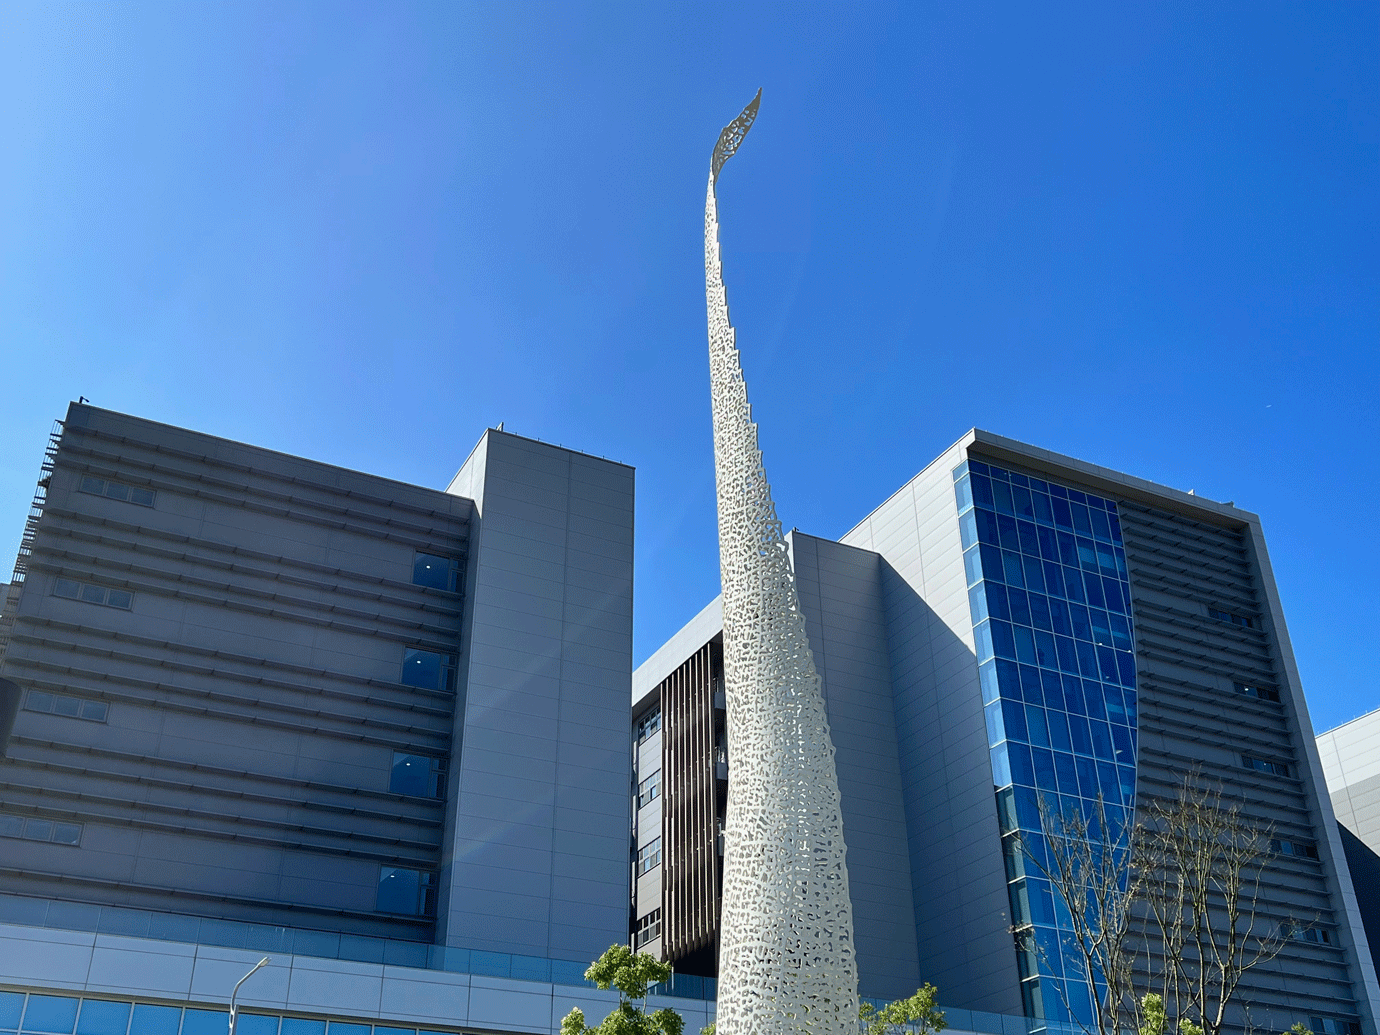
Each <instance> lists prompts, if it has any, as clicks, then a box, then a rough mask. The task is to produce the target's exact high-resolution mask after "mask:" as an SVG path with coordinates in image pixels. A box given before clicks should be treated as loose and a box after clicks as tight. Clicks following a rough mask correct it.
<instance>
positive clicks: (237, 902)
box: [0, 404, 473, 941]
mask: <svg viewBox="0 0 1380 1035" xmlns="http://www.w3.org/2000/svg"><path fill="white" fill-rule="evenodd" d="M83 477H90V478H99V479H102V480H104V481H107V482H115V483H117V484H119V485H124V486H127V487H135V488H140V489H144V490H151V491H152V492H153V493H155V494H156V495H155V496H154V497H153V501H152V503H153V505H152V506H142V505H138V504H136V503H133V502H130V501H128V500H120V499H115V498H110V497H109V496H103V495H95V494H92V493H90V492H83V491H79V486H80V485H81V479H82V478H83ZM472 509H473V508H472V506H471V504H470V503H469V501H467V500H463V499H460V498H458V497H455V496H448V495H446V494H445V493H441V492H436V491H432V490H427V489H422V488H417V487H414V486H407V485H401V484H399V483H396V482H389V481H387V480H385V479H381V478H375V477H372V476H369V475H364V474H359V473H357V472H353V471H345V470H342V469H340V468H335V467H330V466H327V465H324V464H316V463H312V462H310V461H306V460H300V459H297V458H294V457H288V456H284V455H282V454H278V453H273V452H270V451H268V450H263V449H256V448H254V447H251V446H245V445H241V444H238V443H233V442H227V441H224V440H222V439H217V438H213V437H211V436H206V435H198V434H196V433H194V432H189V431H184V430H181V429H177V428H170V427H167V426H164V425H159V424H155V423H153V422H150V421H143V420H139V419H137V418H133V417H127V416H123V415H120V414H115V413H111V412H108V411H104V410H98V409H95V408H92V407H88V406H79V405H76V404H73V406H72V407H71V408H70V410H69V412H68V415H67V420H66V425H65V430H64V432H63V435H62V439H61V445H60V448H59V449H58V451H57V454H56V464H55V469H54V471H53V473H52V476H51V480H50V484H49V485H48V491H47V503H46V506H45V508H44V510H43V513H42V516H41V518H40V519H39V520H38V522H37V525H36V528H35V533H36V534H35V538H34V542H33V552H32V555H31V556H30V557H29V558H28V563H27V568H28V574H27V579H26V581H25V583H24V586H23V590H22V592H21V594H20V600H19V607H18V613H17V615H16V618H15V622H14V625H13V627H12V629H11V631H10V642H9V647H8V653H7V655H6V658H5V663H4V674H5V676H6V677H8V678H10V679H13V680H14V681H15V682H17V683H18V684H19V685H20V686H21V687H23V688H24V690H25V692H26V693H27V695H28V697H27V698H26V702H27V703H28V704H29V707H28V708H26V710H21V711H20V712H19V714H18V718H17V721H16V723H15V728H14V731H13V733H12V735H11V736H10V739H9V743H8V745H7V747H6V750H5V757H4V759H3V762H0V812H3V813H4V814H5V815H6V816H8V817H10V820H11V822H13V821H14V819H15V818H19V819H22V820H24V821H25V822H27V821H28V820H30V819H34V820H38V821H53V822H62V823H69V824H76V825H77V826H78V827H79V828H80V837H79V844H65V843H57V842H56V841H54V840H48V841H40V840H33V839H30V838H29V837H28V836H27V834H26V836H25V837H24V838H22V839H11V838H6V839H4V841H3V848H4V853H3V856H0V860H2V861H0V872H3V873H4V875H5V884H6V890H7V891H10V892H16V893H20V894H26V895H33V896H39V897H54V898H59V899H66V900H69V901H78V902H91V903H102V904H107V905H130V906H142V907H148V908H153V909H162V910H169V911H174V912H184V913H191V914H195V915H200V916H211V917H217V918H223V919H234V920H246V921H258V922H262V923H269V924H279V925H284V926H300V927H309V928H318V929H325V930H333V931H339V932H347V933H353V934H367V935H375V936H384V937H391V938H400V939H408V940H424V941H429V940H430V938H431V933H432V920H431V919H430V918H428V917H421V916H418V917H403V916H395V915H390V914H386V913H381V912H380V911H378V910H377V908H376V895H377V889H378V882H379V876H380V871H381V868H384V867H399V866H400V867H406V868H412V869H417V870H423V871H434V870H435V869H436V867H437V866H438V864H439V863H440V861H441V838H440V833H441V825H442V819H443V812H444V803H443V802H442V801H440V800H435V799H428V798H418V797H411V796H406V795H400V794H394V793H392V792H391V791H390V790H389V780H390V770H391V766H392V761H393V752H394V751H405V752H409V753H417V754H422V755H428V756H431V757H435V758H442V759H444V758H445V757H446V756H447V754H448V750H449V742H450V731H451V726H452V713H453V711H454V695H453V694H452V693H450V692H446V691H443V690H439V689H437V690H424V689H419V688H415V687H408V686H403V685H401V683H400V681H399V680H400V672H401V666H402V659H403V651H404V650H405V648H407V647H409V646H421V647H425V648H427V649H430V650H433V651H437V652H445V653H454V651H455V649H456V646H457V640H458V634H459V629H460V622H461V610H460V603H461V601H460V598H459V597H458V596H457V595H456V594H452V593H445V592H441V591H437V590H429V589H424V588H422V587H419V586H414V585H413V584H412V581H411V580H412V567H413V557H414V551H416V550H425V551H429V552H432V553H437V554H448V555H456V556H463V555H464V554H465V552H466V549H467V536H468V524H469V519H470V514H471V511H472ZM58 578H63V579H67V580H74V581H77V582H79V583H81V584H82V585H84V586H92V587H97V588H98V589H99V590H101V591H103V592H109V591H118V592H124V593H128V594H131V595H132V596H131V598H130V601H129V606H128V607H127V608H123V607H114V606H105V605H102V604H98V603H92V602H87V601H85V600H82V599H66V598H64V597H61V596H58V595H55V593H54V589H55V586H56V580H57V579H58ZM35 693H37V694H40V695H42V694H47V695H55V696H56V697H58V698H61V699H63V700H65V701H75V702H78V703H79V706H80V707H81V709H82V711H81V714H79V715H72V714H69V713H68V712H67V711H66V710H64V708H62V707H57V708H55V709H50V710H47V711H40V710H34V709H33V707H32V705H33V702H34V701H35V700H39V701H42V700H44V698H42V697H39V698H35V697H34V696H33V695H34V694H35ZM82 715H101V716H102V717H101V718H100V719H99V720H98V721H97V720H93V719H91V718H84V717H82ZM40 829H41V828H40ZM26 830H27V828H26Z"/></svg>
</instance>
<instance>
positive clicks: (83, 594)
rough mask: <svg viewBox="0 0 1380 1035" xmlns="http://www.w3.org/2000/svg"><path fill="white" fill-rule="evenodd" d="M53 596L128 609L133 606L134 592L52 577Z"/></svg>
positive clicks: (122, 609) (123, 609)
mask: <svg viewBox="0 0 1380 1035" xmlns="http://www.w3.org/2000/svg"><path fill="white" fill-rule="evenodd" d="M53 596H55V597H66V598H67V599H68V600H80V601H83V602H84V603H87V604H104V605H105V606H106V607H118V608H119V609H120V610H121V611H128V610H129V609H130V608H132V607H133V606H134V594H133V593H131V592H130V591H129V590H127V589H111V588H108V587H106V586H98V585H96V584H94V583H91V582H77V581H76V580H75V579H54V580H53Z"/></svg>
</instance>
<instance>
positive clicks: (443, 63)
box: [0, 2, 1380, 730]
mask: <svg viewBox="0 0 1380 1035" xmlns="http://www.w3.org/2000/svg"><path fill="white" fill-rule="evenodd" d="M1377 41H1380V6H1378V5H1376V4H1375V3H1354V4H1312V3H1310V4H1269V3H1258V2H1252V3H1248V4H1210V5H1209V4H1196V3H1195V4H1182V5H1175V4H1169V3H1156V4H1146V5H1139V6H1137V5H1115V6H1112V7H1109V6H1107V5H1086V6H1082V5H1077V4H1063V5H1057V6H1055V7H1053V8H1051V7H1047V6H1041V7H1038V8H1037V7H1032V6H1028V5H1015V4H1012V5H975V4H966V3H963V4H960V3H953V4H944V5H936V4H930V3H920V2H911V3H907V4H903V5H895V4H882V3H876V4H828V5H817V6H810V5H803V4H790V5H788V4H769V5H751V4H732V5H729V4H645V3H639V4H631V3H630V4H590V5H584V6H573V5H569V6H557V5H554V4H540V5H536V4H518V3H504V4H487V5H483V6H475V5H465V4H420V5H417V4H414V5H404V4H354V5H351V4H343V3H340V4H331V5H320V4H296V5H281V4H260V5H255V4H249V3H234V4H211V3H206V4H196V5H170V4H159V5H140V4H119V5H102V4H80V5H65V4H46V3H45V4H40V5H27V4H14V3H8V4H5V5H4V6H0V358H3V367H0V369H3V371H4V374H5V375H6V380H7V382H8V384H7V388H8V390H7V391H6V392H5V395H4V399H3V401H0V443H3V447H4V448H3V450H0V550H3V551H4V552H5V553H6V555H7V556H8V554H9V551H11V550H13V549H14V547H15V546H16V545H17V544H18V540H19V535H20V530H21V527H22V523H23V519H24V515H25V513H26V510H27V504H28V500H29V497H30V496H31V495H32V492H33V484H34V481H35V479H36V476H37V473H38V466H39V460H40V458H41V454H42V448H43V445H44V442H45V438H46V434H47V432H48V429H49V426H50V424H51V422H52V420H53V418H55V417H59V416H61V415H62V414H63V412H64V411H65V408H66V405H67V402H68V400H70V399H74V398H76V397H77V396H78V395H85V396H87V397H89V398H90V399H91V400H92V402H94V403H95V404H96V405H99V406H105V407H109V408H111V409H116V410H121V411H125V412H129V413H134V414H138V415H140V416H143V417H148V418H151V419H155V420H160V421H164V422H167V423H171V424H178V425H184V426H187V427H191V428H196V429H198V430H202V431H206V432H211V433H214V434H218V435H224V436H228V437H231V438H236V439H241V440H244V441H248V442H253V443H255V444H259V445H264V446H269V447H271V448H274V449H279V450H283V451H286V452H290V453H297V454H300V455H304V456H309V457H312V458H315V459H319V460H324V461H328V462H331V463H336V464H341V465H345V466H348V467H354V468H359V469H362V470H366V471H371V472H374V473H378V474H383V475H387V476H390V477H393V478H400V479H405V480H408V481H413V482H418V483H421V484H425V485H431V486H437V487H441V486H444V485H445V484H446V483H447V481H448V480H449V478H450V476H451V474H452V473H453V472H454V471H455V469H456V468H457V467H458V466H459V464H460V463H461V462H462V461H463V459H464V458H465V456H466V455H467V454H468V452H469V450H470V448H471V447H472V446H473V444H474V443H475V441H476V440H477V439H478V437H479V435H480V434H481V433H482V431H483V429H484V428H485V427H486V426H489V425H492V424H496V423H498V422H499V421H506V427H507V428H508V430H511V431H515V432H517V433H519V434H523V435H529V436H533V437H538V438H541V439H544V440H547V441H553V442H559V443H562V444H564V445H568V446H572V447H575V448H579V449H583V450H585V451H587V452H591V453H596V454H600V455H604V456H609V457H612V458H615V459H619V460H623V461H626V462H628V463H631V464H634V465H635V466H636V467H637V478H638V530H637V582H636V613H635V653H636V656H637V659H638V660H641V659H642V658H643V657H645V656H646V655H647V654H648V653H650V652H651V651H652V650H653V649H655V647H656V646H657V645H659V644H660V643H661V642H662V640H664V639H665V637H666V636H667V635H669V634H670V633H671V632H672V631H674V630H675V629H676V628H678V627H679V626H680V625H681V624H682V623H683V622H684V621H685V620H686V619H687V618H689V617H690V616H691V615H693V614H694V613H695V612H696V611H697V610H698V609H699V608H700V607H701V606H702V605H703V604H704V603H705V602H707V601H708V600H709V599H710V598H711V597H712V596H713V595H714V594H715V593H716V592H717V589H718V561H717V542H716V538H715V534H716V533H715V525H714V501H713V465H712V455H711V449H710V427H709V402H708V373H707V364H706V359H705V325H704V294H703V279H702V278H703V270H702V265H701V263H702V253H701V226H702V222H701V221H702V206H703V199H704V181H705V175H706V170H707V164H708V160H709V153H710V149H711V147H712V145H713V143H714V140H715V138H716V136H717V133H718V131H719V128H720V127H721V126H722V125H723V124H724V123H725V122H727V121H728V120H729V119H730V118H731V117H732V116H733V115H735V114H736V113H737V112H738V110H739V109H740V108H741V107H742V105H743V104H744V103H746V101H747V100H748V99H749V98H751V96H752V94H753V92H754V91H755V90H756V89H757V88H758V87H759V86H760V87H762V88H763V100H762V109H761V116H760V118H759V120H758V123H757V126H756V127H755V128H754V130H753V132H752V135H751V137H750V138H749V140H748V141H747V143H746V144H745V145H744V148H743V150H742V152H741V153H740V155H739V157H738V158H737V159H735V161H734V162H733V163H732V164H731V165H730V166H729V167H728V169H727V170H726V172H725V174H724V177H723V179H722V180H721V182H720V190H719V196H720V205H721V218H722V220H723V246H724V255H725V279H726V281H727V283H728V289H729V300H730V303H731V305H732V308H733V317H734V322H735V324H736V325H737V327H738V335H739V343H740V345H741V346H742V348H743V352H744V364H745V368H746V371H747V376H748V383H749V386H750V389H751V392H752V398H753V401H754V405H755V413H756V416H757V417H758V419H759V421H760V422H761V425H762V432H761V435H762V443H763V446H764V449H765V453H766V459H767V464H768V472H769V474H770V477H771V479H772V482H773V485H774V488H775V493H776V499H777V505H778V510H779V512H780V514H781V516H782V518H783V520H784V522H785V523H786V524H787V525H788V526H791V525H795V526H798V527H800V528H801V529H803V530H805V531H807V532H811V533H813V534H816V535H823V536H831V537H832V536H838V535H840V534H842V533H843V532H844V531H846V530H847V529H848V528H849V527H851V526H852V525H853V524H854V523H855V522H856V521H857V520H858V519H859V518H860V517H862V516H863V515H864V514H865V513H866V512H867V511H869V510H870V509H872V508H873V507H874V506H876V505H877V504H878V503H879V502H881V500H883V499H884V498H885V497H886V496H887V495H888V494H889V493H890V492H892V491H893V490H894V489H895V488H897V487H898V486H899V485H900V484H902V483H903V482H904V481H905V480H906V479H907V478H909V477H910V476H911V475H913V474H914V473H915V472H916V471H918V470H919V469H920V468H921V467H922V466H924V464H925V463H927V462H928V461H929V460H930V459H931V458H932V457H933V456H935V455H936V454H937V453H938V452H940V451H941V450H942V449H943V448H944V447H945V446H947V445H948V444H949V443H950V442H952V441H953V440H955V439H957V438H958V437H959V436H960V435H962V433H963V432H964V431H965V430H966V429H968V428H969V427H971V426H973V425H977V426H979V427H983V428H987V429H990V430H992V431H996V432H1000V433H1002V434H1005V435H1010V436H1012V437H1015V438H1019V439H1023V440H1026V441H1030V442H1034V443H1037V444H1039V445H1041V446H1044V447H1046V448H1050V449H1054V450H1057V451H1060V452H1064V453H1068V454H1072V455H1073V456H1076V457H1080V458H1082V459H1085V460H1088V461H1091V462H1094V463H1099V464H1103V465H1107V466H1110V467H1114V468H1119V469H1123V470H1127V471H1130V472H1132V473H1135V474H1138V475H1141V476H1143V477H1146V478H1150V479H1153V480H1155V481H1159V482H1163V483H1164V484H1167V485H1171V486H1175V487H1178V488H1183V489H1189V488H1192V489H1195V490H1196V491H1197V492H1198V493H1200V494H1202V495H1206V496H1209V497H1211V498H1214V499H1221V500H1227V499H1231V500H1235V501H1236V502H1237V503H1239V504H1240V505H1241V506H1243V507H1245V508H1247V509H1251V510H1254V511H1256V512H1258V513H1260V514H1261V515H1262V516H1263V519H1264V522H1265V529H1266V534H1267V536H1268V539H1269V544H1270V548H1271V554H1272V559H1273V562H1274V567H1275V572H1276V577H1277V579H1278V582H1279V586H1280V590H1281V593H1282V596H1283V600H1284V606H1285V610H1286V614H1287V616H1288V619H1289V623H1290V628H1291V632H1292V635H1293V641H1294V647H1295V651H1296V653H1297V656H1298V660H1299V664H1300V668H1301V671H1302V674H1303V677H1304V683H1305V687H1306V689H1307V692H1308V696H1309V701H1310V706H1311V709H1312V714H1313V719H1314V723H1315V725H1316V726H1317V728H1318V729H1320V730H1321V729H1325V728H1328V727H1330V726H1333V725H1335V724H1337V723H1340V722H1343V721H1345V720H1347V719H1350V718H1352V717H1354V716H1356V715H1358V714H1360V713H1362V712H1365V711H1368V710H1370V709H1373V708H1376V707H1380V690H1377V684H1376V681H1375V679H1374V676H1373V674H1372V666H1373V665H1374V659H1375V656H1376V654H1377V650H1378V648H1380V642H1377V641H1380V635H1377V628H1380V602H1378V600H1380V596H1378V595H1377V592H1376V586H1377V585H1380V560H1377V555H1378V552H1377V551H1376V549H1375V548H1374V545H1373V544H1374V541H1375V531H1374V529H1375V518H1376V508H1377V506H1378V505H1380V499H1377V495H1378V493H1377V485H1378V484H1380V458H1378V456H1377V445H1378V444H1380V357H1378V355H1377V353H1378V352H1380V348H1377V346H1378V345H1380V305H1378V304H1377V303H1378V302H1380V298H1377V295H1380V291H1378V290H1377V289H1378V288H1380V277H1377V273H1380V261H1378V260H1377V245H1376V241H1377V230H1380V227H1378V226H1377V223H1378V222H1380V220H1377V208H1380V133H1378V132H1377V129H1378V120H1377V115H1378V114H1380V111H1378V109H1380V86H1377V84H1380V42H1377Z"/></svg>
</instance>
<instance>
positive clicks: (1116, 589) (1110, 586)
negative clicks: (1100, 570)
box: [1088, 575, 1126, 612]
mask: <svg viewBox="0 0 1380 1035" xmlns="http://www.w3.org/2000/svg"><path fill="white" fill-rule="evenodd" d="M1088 577H1089V578H1096V576H1094V575H1089V576H1088ZM1102 588H1103V591H1104V596H1105V599H1106V601H1107V607H1108V608H1110V609H1111V610H1113V611H1118V612H1125V610H1126V605H1125V604H1124V603H1123V602H1122V594H1121V583H1120V582H1119V581H1118V580H1117V579H1106V578H1104V579H1103V580H1102Z"/></svg>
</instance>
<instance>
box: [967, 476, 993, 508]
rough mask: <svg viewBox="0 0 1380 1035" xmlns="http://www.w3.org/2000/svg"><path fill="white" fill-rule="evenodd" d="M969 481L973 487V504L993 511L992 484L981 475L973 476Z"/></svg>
mask: <svg viewBox="0 0 1380 1035" xmlns="http://www.w3.org/2000/svg"><path fill="white" fill-rule="evenodd" d="M968 480H969V482H970V483H971V484H972V487H973V502H974V503H975V504H977V505H978V506H979V507H986V508H987V509H988V510H991V509H993V500H992V482H991V481H990V480H989V479H988V478H987V477H986V476H984V475H981V474H974V475H971V476H970V477H969V479H968Z"/></svg>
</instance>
